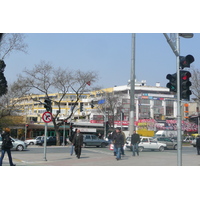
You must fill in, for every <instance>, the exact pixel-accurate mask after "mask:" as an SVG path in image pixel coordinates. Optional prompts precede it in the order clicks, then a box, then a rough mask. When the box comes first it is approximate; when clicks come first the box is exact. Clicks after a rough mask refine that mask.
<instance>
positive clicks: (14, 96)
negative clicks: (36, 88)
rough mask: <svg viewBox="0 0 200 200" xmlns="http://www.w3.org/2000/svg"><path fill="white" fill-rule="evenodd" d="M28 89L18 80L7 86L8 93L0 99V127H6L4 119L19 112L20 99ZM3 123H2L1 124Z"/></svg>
mask: <svg viewBox="0 0 200 200" xmlns="http://www.w3.org/2000/svg"><path fill="white" fill-rule="evenodd" d="M28 91H29V88H27V87H25V86H24V85H23V83H22V82H21V81H20V80H17V81H15V82H14V83H12V84H11V85H9V86H8V92H7V93H6V94H5V95H2V96H1V97H0V125H1V126H2V125H4V126H6V123H8V124H10V122H6V121H5V120H4V118H6V117H8V116H16V115H18V114H19V112H20V111H21V106H20V105H21V104H19V102H20V101H21V98H22V97H24V96H26V94H27V92H28ZM1 122H3V123H1Z"/></svg>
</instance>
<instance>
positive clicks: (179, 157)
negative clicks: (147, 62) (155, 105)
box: [175, 33, 182, 166]
mask: <svg viewBox="0 0 200 200" xmlns="http://www.w3.org/2000/svg"><path fill="white" fill-rule="evenodd" d="M175 38H176V51H177V53H178V54H176V71H177V165H178V166H181V165H182V136H181V99H180V93H181V91H180V60H179V55H180V38H179V34H178V33H175Z"/></svg>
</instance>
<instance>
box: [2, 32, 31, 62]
mask: <svg viewBox="0 0 200 200" xmlns="http://www.w3.org/2000/svg"><path fill="white" fill-rule="evenodd" d="M24 39H25V35H24V34H21V33H5V34H3V36H2V39H1V42H0V57H1V59H2V60H3V59H5V57H6V56H9V55H10V54H11V53H12V52H13V51H22V52H24V53H27V47H28V45H27V44H25V43H24Z"/></svg>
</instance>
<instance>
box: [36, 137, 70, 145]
mask: <svg viewBox="0 0 200 200" xmlns="http://www.w3.org/2000/svg"><path fill="white" fill-rule="evenodd" d="M43 144H44V137H43V138H42V139H41V140H38V141H37V145H43ZM60 144H63V137H60ZM66 144H67V141H66V139H65V145H66ZM47 145H49V146H50V145H56V136H50V137H47Z"/></svg>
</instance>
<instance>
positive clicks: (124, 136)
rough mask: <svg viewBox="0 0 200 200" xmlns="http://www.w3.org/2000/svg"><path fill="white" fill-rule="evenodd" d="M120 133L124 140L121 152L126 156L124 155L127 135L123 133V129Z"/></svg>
mask: <svg viewBox="0 0 200 200" xmlns="http://www.w3.org/2000/svg"><path fill="white" fill-rule="evenodd" d="M120 132H121V134H122V135H123V138H124V144H123V146H122V148H121V152H122V155H123V156H125V154H124V145H125V142H126V135H125V133H124V132H123V131H121V128H120Z"/></svg>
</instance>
